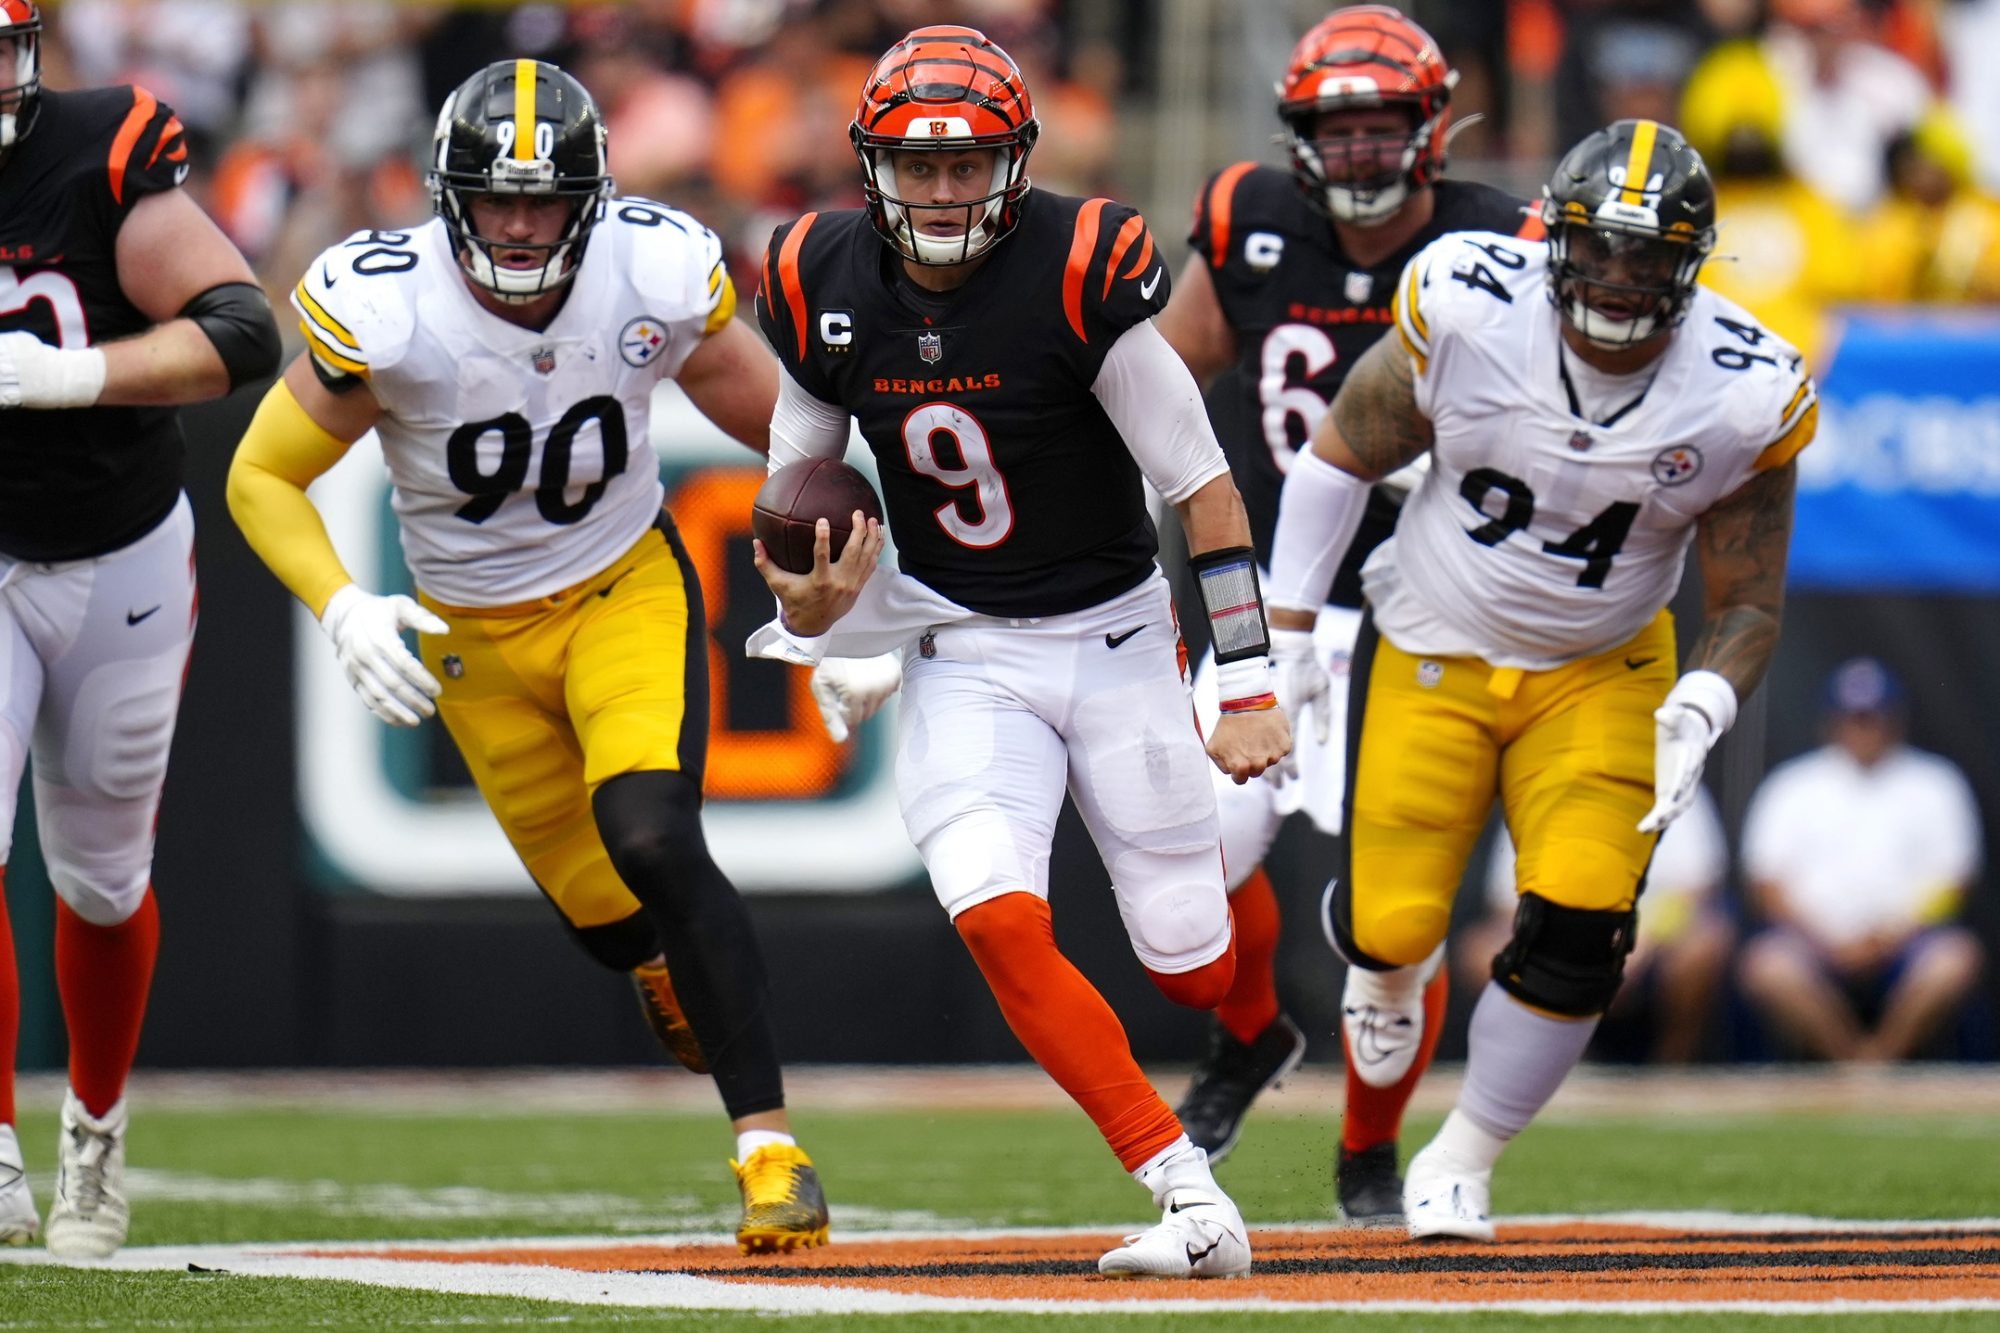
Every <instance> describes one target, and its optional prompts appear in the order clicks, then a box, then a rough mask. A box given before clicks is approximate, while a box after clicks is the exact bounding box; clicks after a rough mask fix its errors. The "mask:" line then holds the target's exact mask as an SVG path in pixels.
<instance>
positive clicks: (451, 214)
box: [430, 60, 612, 301]
mask: <svg viewBox="0 0 2000 1333" xmlns="http://www.w3.org/2000/svg"><path fill="white" fill-rule="evenodd" d="M430 186H431V206H432V207H433V208H435V209H436V210H437V214H438V216H439V217H441V218H443V219H444V224H445V227H446V228H447V229H448V230H449V232H450V234H451V240H452V248H453V250H454V251H455V252H456V253H457V255H458V257H459V263H460V264H461V265H462V266H463V267H464V269H465V272H466V274H467V276H469V277H470V278H471V279H472V280H473V281H474V282H476V283H478V284H479V285H480V286H481V287H484V288H485V289H486V290H488V291H490V292H492V293H493V294H494V295H496V296H498V297H500V298H501V299H502V300H505V301H532V300H534V299H535V298H536V297H538V296H541V295H543V294H544V293H546V292H549V291H553V290H554V289H555V288H557V287H560V286H562V285H563V284H564V283H566V282H568V281H569V280H570V279H571V278H573V277H575V276H576V270H577V266H578V265H579V264H581V263H582V262H583V250H584V246H585V244H586V243H587V242H588V241H589V239H590V232H591V229H592V228H593V227H595V226H596V225H597V220H598V218H599V217H600V216H602V214H603V212H604V201H605V200H607V199H609V198H610V197H611V189H612V185H611V173H610V171H609V170H608V169H607V168H606V165H605V156H604V117H603V116H602V115H600V114H599V113H598V110H597V103H596V102H594V101H592V100H591V96H590V94H589V93H588V92H586V91H585V90H584V87H583V85H582V84H580V83H578V82H577V81H576V80H575V79H573V78H571V77H570V76H569V75H568V74H565V73H564V72H563V71H562V70H560V69H557V68H556V67H555V66H554V65H551V64H548V63H546V62H544V61H539V60H498V61H495V62H494V63H493V64H491V65H488V66H487V67H486V68H485V69H482V70H480V71H479V72H478V73H477V74H475V75H473V76H472V77H471V78H469V79H467V80H466V81H465V82H464V83H462V84H460V85H459V86H458V88H457V89H456V90H455V91H454V92H453V93H452V94H451V96H449V97H447V98H446V99H445V102H444V107H443V109H442V110H440V111H439V112H438V120H437V129H436V131H435V132H434V133H433V134H432V137H431V170H430ZM484 194H533V195H555V196H558V197H562V198H566V199H568V200H570V201H571V213H570V219H569V223H568V225H567V226H566V227H565V228H564V230H563V233H562V235H561V236H560V237H559V238H557V240H556V241H555V242H554V243H552V244H548V245H519V246H517V245H508V246H506V247H504V248H506V249H509V250H530V251H534V250H539V251H541V252H542V262H541V263H540V264H539V265H537V266H535V267H532V268H506V267H501V266H500V265H498V264H496V263H495V262H494V257H493V250H494V241H493V240H492V239H490V238H487V237H483V236H481V235H479V234H478V229H477V228H476V227H475V226H474V225H473V223H472V213H471V207H470V206H471V202H472V200H473V199H474V198H475V197H477V196H479V195H484Z"/></svg>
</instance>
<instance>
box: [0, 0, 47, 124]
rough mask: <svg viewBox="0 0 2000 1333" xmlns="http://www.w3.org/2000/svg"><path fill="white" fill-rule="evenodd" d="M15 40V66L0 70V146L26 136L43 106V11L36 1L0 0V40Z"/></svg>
mask: <svg viewBox="0 0 2000 1333" xmlns="http://www.w3.org/2000/svg"><path fill="white" fill-rule="evenodd" d="M9 39H11V40H12V41H13V43H14V68H13V70H12V71H11V72H10V71H6V70H0V80H5V81H4V82H0V149H6V148H11V147H12V146H13V145H15V144H17V143H19V142H21V140H23V139H25V138H27V137H28V131H29V130H31V129H33V128H34V127H35V116H36V114H37V113H38V112H39V111H40V110H41V105H42V11H41V7H40V6H39V5H37V4H36V3H35V0H0V41H6V40H9Z"/></svg>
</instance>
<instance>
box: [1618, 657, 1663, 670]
mask: <svg viewBox="0 0 2000 1333" xmlns="http://www.w3.org/2000/svg"><path fill="white" fill-rule="evenodd" d="M1659 660H1660V659H1659V658H1657V657H1628V658H1626V659H1625V669H1626V670H1628V671H1637V670H1638V669H1639V668H1640V667H1642V666H1651V665H1652V664H1653V663H1655V662H1657V661H1659Z"/></svg>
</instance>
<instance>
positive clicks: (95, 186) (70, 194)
mask: <svg viewBox="0 0 2000 1333" xmlns="http://www.w3.org/2000/svg"><path fill="white" fill-rule="evenodd" d="M187 170H188V153H187V137H186V135H185V134H184V133H183V131H182V129H181V123H180V121H179V119H178V118H176V117H175V115H174V113H173V110H172V109H171V108H169V107H167V106H165V105H164V104H162V103H161V102H160V101H159V99H157V98H155V97H154V96H153V95H152V94H151V93H149V92H147V91H146V90H145V89H144V88H134V87H129V86H127V87H114V88H95V89H90V90H87V91H83V92H49V91H44V92H43V93H42V94H41V111H40V114H39V116H38V117H37V119H36V121H35V126H34V130H33V131H32V132H31V133H30V134H29V135H28V137H27V138H25V139H23V140H22V141H21V142H20V143H18V144H16V145H14V148H13V151H12V152H11V153H10V154H9V155H8V157H7V159H6V161H5V163H4V164H0V332H10V333H11V332H15V331H25V332H28V333H32V334H34V335H35V336H36V337H37V338H40V339H41V340H42V341H43V342H45V343H48V344H50V345H51V346H54V347H68V348H76V347H88V346H91V345H93V344H97V343H106V342H110V341H111V340H112V339H114V338H122V337H127V336H130V335H132V334H135V333H141V332H143V331H145V330H146V329H148V328H150V327H152V324H153V321H152V320H151V319H150V318H148V317H147V316H146V315H144V314H142V313H141V312H140V311H139V309H138V307H136V306H134V305H133V304H132V303H131V302H130V301H128V300H126V299H125V293H124V290H123V289H122V288H121V287H120V286H119V284H118V256H117V244H118V229H119V227H120V226H122V225H123V224H124V221H125V218H126V215H127V214H129V213H130V212H131V211H132V207H133V205H135V204H137V203H138V202H139V200H141V199H143V198H145V197H146V196H147V195H149V194H155V193H158V192H159V191H161V190H171V189H173V188H175V187H176V186H178V185H179V184H180V183H181V181H182V180H183V179H184V178H185V177H186V176H187ZM0 435H4V447H0V551H4V552H6V553H7V554H8V555H11V556H13V557H15V558H17V559H22V560H40V561H55V560H77V559H83V558H86V557H89V556H95V555H102V554H104V553H105V552H107V551H115V550H117V549H119V548H120V547H123V546H126V545H129V544H130V543H132V542H133V541H135V540H137V539H138V538H139V537H140V536H142V535H144V534H145V533H147V532H149V531H151V530H152V529H153V528H154V527H156V526H158V524H159V523H160V521H161V520H162V519H164V518H165V517H166V516H167V514H168V513H169V512H170V511H171V510H172V509H173V507H174V504H175V503H176V501H177V500H178V499H179V497H180V493H181V457H182V444H181V432H180V425H179V423H178V421H177V419H176V417H175V414H174V410H173V409H172V408H170V407H79V408H66V409H61V410H53V411H49V410H43V411H37V410H19V411H13V412H9V413H7V414H6V419H5V425H4V427H0Z"/></svg>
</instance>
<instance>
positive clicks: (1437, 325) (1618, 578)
mask: <svg viewBox="0 0 2000 1333" xmlns="http://www.w3.org/2000/svg"><path fill="white" fill-rule="evenodd" d="M1547 249H1548V248H1547V246H1546V244H1544V243H1541V242H1535V241H1523V240H1520V239H1518V238H1516V237H1512V236H1502V235H1499V234H1498V233H1494V232H1459V233H1454V234H1452V235H1449V236H1445V237H1441V238H1440V239H1438V240H1436V241H1434V242H1432V243H1431V244H1430V245H1429V246H1427V247H1425V248H1424V249H1423V250H1422V251H1420V252H1419V253H1418V254H1417V256H1416V257H1415V258H1414V259H1412V260H1411V261H1410V263H1409V266H1408V268H1406V269H1405V270H1404V273H1403V278H1402V281H1401V283H1400V285H1399V289H1398V292H1397V296H1396V302H1395V313H1396V327H1397V329H1398V331H1399V332H1400V333H1401V335H1402V338H1403V340H1404V343H1405V346H1406V347H1407V348H1408V350H1409V351H1410V354H1411V358H1412V360H1413V361H1414V363H1415V365H1416V369H1417V374H1416V380H1415V385H1416V397H1417V405H1418V406H1419V407H1420V408H1422V410H1423V412H1424V414H1425V415H1426V416H1427V417H1429V418H1430V420H1431V423H1432V425H1433V427H1434V429H1435V432H1436V444H1435V446H1434V447H1433V449H1432V465H1431V470H1430V473H1429V474H1428V475H1427V476H1426V477H1425V478H1424V479H1423V481H1422V483H1421V484H1420V485H1419V486H1418V487H1417V489H1416V490H1415V491H1414V492H1413V493H1412V494H1411V496H1410V498H1409V499H1408V500H1407V501H1405V502H1404V504H1403V513H1402V517H1401V518H1400V519H1399V520H1398V521H1397V524H1396V531H1395V535H1394V536H1392V537H1391V538H1390V539H1389V540H1388V541H1385V542H1383V543H1382V545H1381V546H1379V547H1377V548H1376V550H1375V552H1374V554H1373V555H1371V556H1370V557H1369V560H1368V563H1367V565H1366V566H1365V567H1364V570H1363V575H1362V578H1363V587H1364V588H1365V590H1366V592H1367V596H1368V600H1369V603H1370V605H1371V607H1372V608H1373V611H1374V616H1375V623H1376V626H1377V627H1378V628H1379V629H1380V630H1381V632H1382V633H1383V634H1385V635H1387V636H1388V638H1389V640H1390V642H1392V643H1394V644H1395V645H1396V646H1397V647H1399V648H1401V649H1403V650H1404V651H1405V652H1411V653H1425V654H1435V655H1437V656H1441V657H1445V656H1450V657H1477V658H1482V659H1484V660H1485V661H1487V662H1489V663H1491V664H1493V665H1494V666H1500V667H1521V668H1524V669H1527V670H1545V669H1547V668H1549V667H1554V666H1560V665H1562V664H1563V663H1565V662H1570V661H1574V660H1576V659H1578V658H1581V657H1588V656H1591V655H1593V654H1596V653H1601V652H1605V651H1607V650H1609V649H1611V648H1615V647H1616V646H1618V645H1619V644H1621V643H1623V642H1625V641H1626V640H1627V639H1630V638H1631V637H1632V636H1633V635H1634V634H1637V633H1638V632H1639V631H1640V630H1641V629H1642V628H1644V627H1645V625H1646V624H1647V622H1649V621H1650V620H1651V619H1652V618H1653V617H1654V616H1655V615H1657V614H1658V613H1659V610H1660V608H1661V607H1663V606H1665V605H1666V604H1667V602H1668V601H1669V600H1670V599H1671V598H1672V597H1673V594H1674V591H1675V589H1676V588H1677V587H1679V585H1680V578H1681V566H1682V563H1683V561H1684V559H1685V558H1686V555H1687V549H1688V545H1689V544H1690V542H1691V541H1692V540H1693V537H1694V530H1695V522H1696V520H1697V519H1698V518H1699V517H1700V516H1701V514H1702V513H1703V512H1704V511H1705V510H1707V509H1709V508H1710V507H1711V506H1713V505H1714V504H1716V503H1717V502H1718V501H1720V500H1722V499H1724V498H1725V497H1727V496H1728V495H1730V494H1731V493H1732V492H1734V491H1736V490H1737V489H1738V488H1739V487H1741V486H1742V485H1743V484H1744V483H1745V482H1746V481H1748V480H1749V479H1750V478H1751V477H1752V476H1754V475H1755V474H1756V473H1757V472H1759V471H1761V470H1764V469H1767V468H1772V467H1777V466H1781V465H1782V464H1784V463H1785V462H1786V461H1788V460H1789V459H1791V458H1792V457H1793V455H1795V454H1797V453H1798V451H1799V450H1800V449H1803V448H1804V447H1805V446H1806V445H1807V444H1808V443H1810V442H1811V440H1812V437H1813V431H1814V429H1815V428H1816V426H1817V423H1818V419H1819V409H1818V397H1817V395H1816V393H1815V391H1814V388H1813V383H1812V377H1811V376H1810V375H1809V374H1808V373H1807V372H1806V368H1805V366H1804V365H1803V364H1802V363H1801V360H1800V357H1799V354H1798V353H1797V352H1796V351H1795V350H1793V348H1792V347H1791V345H1790V344H1788V343H1786V342H1785V341H1784V340H1782V339H1780V338H1779V337H1777V336H1776V335H1775V334H1773V333H1771V332H1770V331H1769V330H1768V329H1765V328H1764V327H1763V326H1762V325H1760V324H1759V323H1758V322H1757V320H1756V319H1755V317H1754V316H1752V315H1750V314H1749V313H1748V312H1747V311H1745V310H1744V309H1743V308H1742V307H1741V306H1738V305H1736V304H1735V303H1733V302H1731V301H1729V300H1726V299H1724V298H1723V297H1720V296H1718V295H1716V294H1715V293H1714V292H1712V291H1710V290H1708V289H1707V288H1705V287H1703V288H1699V289H1697V291H1696V293H1695V296H1694V301H1693V306H1692V308H1691V309H1690V310H1689V312H1688V316H1687V319H1686V320H1685V321H1684V322H1683V323H1682V324H1681V326H1680V328H1679V329H1678V330H1677V331H1676V332H1675V334H1674V336H1673V337H1672V338H1671V339H1670V340H1669V341H1668V343H1667V347H1666V350H1665V351H1664V352H1663V353H1662V354H1661V355H1660V357H1659V358H1658V359H1657V360H1656V361H1655V362H1654V363H1653V365H1652V366H1651V367H1648V370H1649V371H1651V372H1653V373H1652V374H1651V378H1650V379H1648V378H1647V376H1646V374H1644V373H1642V374H1640V375H1638V376H1635V377H1633V379H1632V381H1631V384H1630V387H1631V397H1630V398H1629V399H1628V400H1627V401H1625V402H1624V403H1617V402H1615V401H1614V402H1611V403H1606V404H1599V403H1590V404H1588V405H1587V406H1580V405H1579V404H1578V402H1577V398H1576V394H1575V392H1574V390H1573V388H1572V383H1573V381H1574V380H1575V379H1576V378H1577V377H1578V375H1579V373H1580V372H1578V371H1577V370H1576V369H1575V367H1576V365H1577V364H1578V363H1577V360H1576V357H1575V354H1574V353H1573V352H1570V351H1568V350H1567V349H1566V348H1562V346H1561V343H1562V338H1561V333H1560V318H1561V317H1560V316H1559V315H1558V314H1557V312H1556V309H1555V307H1554V306H1553V305H1552V304H1551V303H1550V301H1549V299H1548V294H1547V293H1548V287H1547V271H1548V270H1547ZM1585 412H1592V413H1596V414H1597V416H1596V418H1595V419H1593V417H1592V416H1587V415H1584V413H1585Z"/></svg>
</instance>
